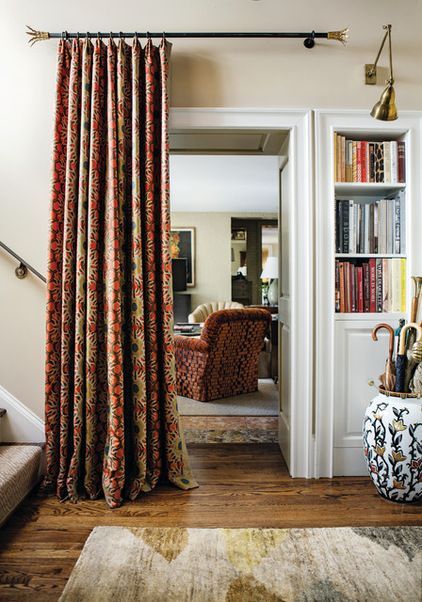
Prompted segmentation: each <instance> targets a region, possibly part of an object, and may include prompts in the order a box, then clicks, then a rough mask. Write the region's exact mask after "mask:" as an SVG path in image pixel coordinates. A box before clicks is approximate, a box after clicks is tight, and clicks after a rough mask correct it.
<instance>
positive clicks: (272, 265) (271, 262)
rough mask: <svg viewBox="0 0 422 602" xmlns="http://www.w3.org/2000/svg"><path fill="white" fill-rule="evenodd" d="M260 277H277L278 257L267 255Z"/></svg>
mask: <svg viewBox="0 0 422 602" xmlns="http://www.w3.org/2000/svg"><path fill="white" fill-rule="evenodd" d="M261 278H278V257H268V258H267V261H266V262H265V266H264V269H263V270H262V274H261Z"/></svg>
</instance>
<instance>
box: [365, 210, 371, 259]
mask: <svg viewBox="0 0 422 602" xmlns="http://www.w3.org/2000/svg"><path fill="white" fill-rule="evenodd" d="M364 208H365V238H364V252H365V253H369V252H370V251H369V222H370V206H369V204H368V203H366V204H365V205H364Z"/></svg>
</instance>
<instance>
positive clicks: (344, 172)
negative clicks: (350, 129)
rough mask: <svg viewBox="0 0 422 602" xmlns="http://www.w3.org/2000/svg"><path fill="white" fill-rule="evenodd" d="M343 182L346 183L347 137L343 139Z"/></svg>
mask: <svg viewBox="0 0 422 602" xmlns="http://www.w3.org/2000/svg"><path fill="white" fill-rule="evenodd" d="M341 159H342V160H341V181H342V182H345V181H346V137H345V136H342V137H341Z"/></svg>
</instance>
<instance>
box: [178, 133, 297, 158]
mask: <svg viewBox="0 0 422 602" xmlns="http://www.w3.org/2000/svg"><path fill="white" fill-rule="evenodd" d="M287 137H288V132H287V131H281V130H273V131H267V130H228V129H227V130H196V131H194V132H193V131H192V130H172V132H171V133H170V152H171V153H172V154H182V153H185V154H186V153H187V154H192V153H195V154H198V153H202V154H207V155H220V154H235V155H280V154H281V149H282V146H283V144H284V142H285V141H286V139H287Z"/></svg>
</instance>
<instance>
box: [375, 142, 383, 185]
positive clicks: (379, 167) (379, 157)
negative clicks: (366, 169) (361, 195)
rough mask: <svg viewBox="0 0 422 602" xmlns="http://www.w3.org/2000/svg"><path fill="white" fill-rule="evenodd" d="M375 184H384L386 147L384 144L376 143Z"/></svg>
mask: <svg viewBox="0 0 422 602" xmlns="http://www.w3.org/2000/svg"><path fill="white" fill-rule="evenodd" d="M375 182H381V183H383V182H384V146H383V144H382V142H376V143H375Z"/></svg>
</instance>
